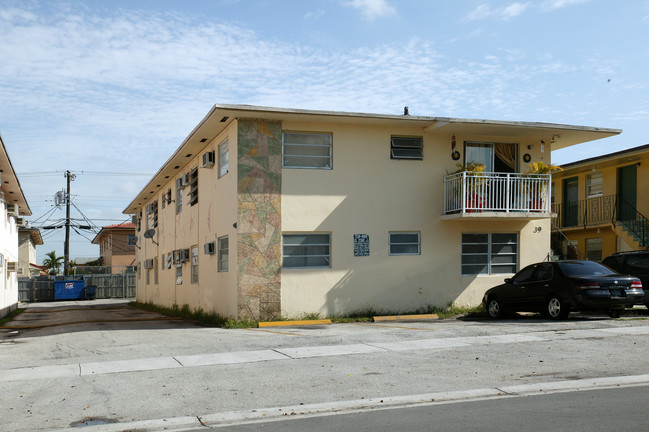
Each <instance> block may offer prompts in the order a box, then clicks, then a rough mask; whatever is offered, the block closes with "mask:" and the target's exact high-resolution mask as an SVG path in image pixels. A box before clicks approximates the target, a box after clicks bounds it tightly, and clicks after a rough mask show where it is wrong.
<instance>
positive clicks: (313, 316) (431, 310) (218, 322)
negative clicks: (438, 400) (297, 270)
mask: <svg viewBox="0 0 649 432" xmlns="http://www.w3.org/2000/svg"><path fill="white" fill-rule="evenodd" d="M129 304H130V305H131V306H134V307H137V308H140V309H143V310H148V311H152V312H157V313H160V314H163V315H166V316H172V317H181V318H184V319H188V320H193V321H197V322H198V323H199V324H201V325H204V326H208V327H221V328H227V329H237V328H253V327H257V326H258V324H259V322H258V321H255V320H235V319H232V318H226V317H223V316H221V315H219V314H214V313H208V312H205V311H204V310H203V309H202V308H197V309H191V308H190V307H189V305H186V304H185V305H183V306H178V305H177V304H174V305H172V306H171V307H163V306H158V305H155V304H153V303H137V302H131V303H129ZM418 314H437V316H439V318H440V319H445V318H452V317H459V316H464V317H469V318H470V317H479V316H484V315H485V311H484V308H483V306H482V305H480V306H475V307H471V308H467V307H459V306H455V305H453V304H452V303H450V304H448V305H447V306H446V307H439V306H435V305H425V306H422V307H420V308H417V309H415V310H410V311H391V310H388V309H375V308H374V307H372V306H368V307H366V308H362V309H357V310H354V311H351V312H349V313H347V314H344V315H338V316H332V317H328V318H329V319H331V322H332V323H336V324H341V323H350V322H371V321H372V317H375V316H386V315H418ZM324 318H327V317H324ZM318 319H323V316H322V315H321V314H320V313H318V312H311V313H305V314H302V315H300V316H298V317H289V316H283V317H273V318H269V319H266V320H264V321H293V320H318Z"/></svg>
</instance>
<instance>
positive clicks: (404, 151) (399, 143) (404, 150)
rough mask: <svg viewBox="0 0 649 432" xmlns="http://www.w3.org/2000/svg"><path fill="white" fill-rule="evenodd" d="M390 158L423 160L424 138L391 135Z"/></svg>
mask: <svg viewBox="0 0 649 432" xmlns="http://www.w3.org/2000/svg"><path fill="white" fill-rule="evenodd" d="M390 159H397V160H399V159H401V160H424V138H423V137H420V136H403V135H393V136H391V137H390Z"/></svg>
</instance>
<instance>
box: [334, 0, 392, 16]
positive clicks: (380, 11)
mask: <svg viewBox="0 0 649 432" xmlns="http://www.w3.org/2000/svg"><path fill="white" fill-rule="evenodd" d="M343 5H345V6H351V7H353V8H356V9H358V10H359V11H360V12H361V14H362V15H363V17H365V18H366V19H368V20H373V19H376V18H384V17H387V16H390V15H393V14H395V13H396V10H395V9H394V8H393V7H392V6H391V5H390V4H389V3H388V2H387V0H349V1H343Z"/></svg>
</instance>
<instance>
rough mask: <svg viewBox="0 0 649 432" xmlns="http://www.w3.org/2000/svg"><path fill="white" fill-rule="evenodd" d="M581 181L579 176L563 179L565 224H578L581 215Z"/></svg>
mask: <svg viewBox="0 0 649 432" xmlns="http://www.w3.org/2000/svg"><path fill="white" fill-rule="evenodd" d="M578 191H579V183H578V180H577V177H571V178H567V179H565V180H564V181H563V226H567V227H570V226H576V225H577V222H578V217H579V192H578Z"/></svg>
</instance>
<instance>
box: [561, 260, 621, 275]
mask: <svg viewBox="0 0 649 432" xmlns="http://www.w3.org/2000/svg"><path fill="white" fill-rule="evenodd" d="M558 265H559V268H560V269H561V271H562V272H563V274H565V275H566V276H608V275H612V274H615V273H614V272H613V271H612V270H611V269H610V268H608V267H605V266H603V265H601V264H599V263H596V262H593V261H566V262H560V263H558Z"/></svg>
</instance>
